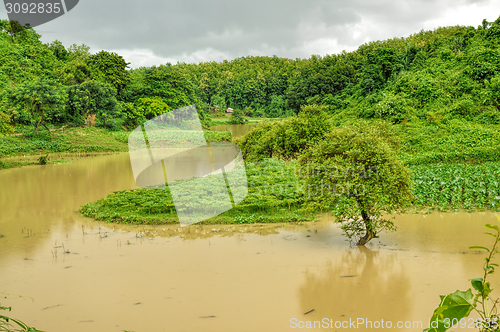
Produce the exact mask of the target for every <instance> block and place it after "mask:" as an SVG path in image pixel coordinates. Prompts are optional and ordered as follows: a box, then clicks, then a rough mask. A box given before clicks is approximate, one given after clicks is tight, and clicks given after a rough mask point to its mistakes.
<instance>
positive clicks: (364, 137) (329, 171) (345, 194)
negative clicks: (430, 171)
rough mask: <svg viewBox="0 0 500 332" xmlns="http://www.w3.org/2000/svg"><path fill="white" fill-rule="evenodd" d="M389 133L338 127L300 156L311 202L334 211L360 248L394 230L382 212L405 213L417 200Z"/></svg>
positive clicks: (377, 128) (361, 126) (376, 128)
mask: <svg viewBox="0 0 500 332" xmlns="http://www.w3.org/2000/svg"><path fill="white" fill-rule="evenodd" d="M385 129H386V127H385V126H384V124H383V123H379V125H378V126H371V125H369V124H367V123H363V122H361V123H359V124H357V125H355V126H350V127H345V128H338V129H334V130H332V131H331V132H330V133H328V134H327V135H326V136H325V138H324V140H322V141H321V142H319V143H318V144H316V145H314V146H312V147H311V148H310V149H309V150H307V151H305V152H304V153H303V154H302V156H301V157H300V163H301V165H302V166H303V167H307V168H308V172H307V174H308V175H307V177H308V199H309V200H310V201H311V204H312V205H313V206H319V207H321V208H323V209H326V210H332V211H333V214H334V215H335V216H336V218H337V220H338V221H340V222H342V223H343V225H342V229H343V230H344V232H345V234H346V235H347V236H348V237H349V239H352V238H353V237H359V238H360V239H359V241H358V243H357V244H358V245H365V244H366V243H367V242H368V241H370V240H371V239H372V238H373V237H376V236H377V233H379V232H380V231H381V230H383V229H388V230H392V229H394V225H393V223H392V222H391V221H390V220H386V219H384V218H383V217H382V214H392V213H396V212H400V211H403V210H404V209H405V208H407V207H408V206H409V204H410V202H411V200H412V192H411V183H412V181H411V177H410V173H409V170H408V169H407V167H406V166H405V165H404V164H403V163H402V162H401V161H400V160H399V159H398V158H397V154H396V152H395V151H394V150H393V147H394V144H391V141H390V140H387V139H386V138H387V136H388V135H387V131H386V130H385ZM360 216H361V218H360ZM363 231H364V233H365V235H364V236H363V237H361V234H362V233H363Z"/></svg>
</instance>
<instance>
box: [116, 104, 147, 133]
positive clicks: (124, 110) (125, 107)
mask: <svg viewBox="0 0 500 332" xmlns="http://www.w3.org/2000/svg"><path fill="white" fill-rule="evenodd" d="M117 107H118V109H119V111H120V113H121V117H122V118H123V120H124V122H123V125H124V126H125V127H127V128H128V129H134V128H136V127H137V126H139V125H140V124H142V123H144V122H145V121H146V117H145V115H144V110H143V109H142V108H139V107H137V106H136V105H134V104H133V103H127V102H118V104H117Z"/></svg>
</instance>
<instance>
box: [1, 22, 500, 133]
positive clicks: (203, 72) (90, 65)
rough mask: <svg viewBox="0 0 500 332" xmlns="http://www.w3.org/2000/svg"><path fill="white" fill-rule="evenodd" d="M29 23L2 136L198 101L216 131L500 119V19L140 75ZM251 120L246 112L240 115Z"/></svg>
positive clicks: (6, 77)
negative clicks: (218, 122)
mask: <svg viewBox="0 0 500 332" xmlns="http://www.w3.org/2000/svg"><path fill="white" fill-rule="evenodd" d="M40 37H41V36H40V35H39V34H37V33H36V31H35V30H34V29H32V28H30V27H29V26H24V27H23V26H20V25H19V24H18V23H17V22H15V21H7V20H1V21H0V59H2V61H1V62H0V130H2V131H4V132H5V131H8V130H9V128H10V127H11V126H12V125H16V124H34V125H35V126H36V127H37V130H38V127H39V126H46V125H47V124H53V125H58V124H73V125H82V124H84V123H85V122H87V123H88V122H89V121H91V122H92V121H95V122H96V123H97V124H98V125H101V126H103V127H110V128H118V129H119V128H121V127H125V128H132V127H134V126H137V125H138V124H139V123H141V122H143V121H145V120H146V119H147V118H150V117H151V116H155V115H158V114H161V113H164V112H168V111H169V110H172V109H175V108H178V107H182V106H185V105H189V104H196V105H197V107H198V110H199V114H200V116H201V118H202V120H203V123H204V124H205V126H207V125H208V121H209V114H210V113H211V112H214V111H217V110H219V111H221V110H224V109H225V108H227V107H231V108H233V109H236V110H239V111H241V112H242V113H243V114H245V115H246V116H255V117H272V118H276V117H287V116H293V115H296V114H298V113H299V111H300V109H301V107H302V106H304V105H322V106H324V107H325V109H326V112H327V113H329V114H330V115H334V116H336V117H337V118H365V119H370V118H377V119H384V120H386V121H388V122H391V123H394V124H397V123H405V122H412V121H413V122H415V121H423V122H428V123H446V122H449V121H452V120H453V119H457V118H459V119H462V120H466V121H474V122H477V123H484V124H499V123H500V97H499V96H500V94H499V92H500V52H499V47H498V46H499V40H500V18H499V19H497V20H496V21H494V22H487V21H486V20H483V22H482V24H481V25H479V26H478V27H472V26H468V27H466V26H454V27H443V28H438V29H435V30H433V31H420V32H418V33H415V34H413V35H410V36H408V37H405V38H393V39H389V40H384V41H373V42H369V43H366V44H363V45H361V46H360V47H359V48H358V49H357V50H355V51H352V52H342V53H340V54H333V55H325V56H319V55H312V56H311V57H310V58H308V59H286V58H281V57H277V56H273V57H268V56H247V57H240V58H236V59H234V60H231V61H228V60H224V61H222V62H214V61H211V62H202V63H198V64H187V63H177V64H170V63H166V64H161V65H158V66H151V67H141V68H138V69H130V68H129V63H128V62H126V60H125V59H124V58H123V57H122V56H120V55H119V54H116V53H111V52H107V51H100V52H98V53H96V54H91V53H90V52H89V47H88V46H86V45H75V44H74V45H71V46H69V47H67V48H66V47H65V46H64V45H63V44H62V43H61V42H59V41H57V40H56V41H54V42H52V43H48V44H45V43H42V42H41V41H40ZM240 114H241V113H240Z"/></svg>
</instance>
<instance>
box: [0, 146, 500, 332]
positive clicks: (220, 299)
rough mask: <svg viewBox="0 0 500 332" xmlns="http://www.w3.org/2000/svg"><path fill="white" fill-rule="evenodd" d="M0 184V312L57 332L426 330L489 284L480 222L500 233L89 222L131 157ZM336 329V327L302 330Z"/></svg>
mask: <svg viewBox="0 0 500 332" xmlns="http://www.w3.org/2000/svg"><path fill="white" fill-rule="evenodd" d="M0 184H1V190H0V211H1V212H0V213H1V214H0V292H4V293H8V294H12V296H9V299H3V298H2V300H1V302H0V303H1V304H2V305H4V306H5V305H7V306H12V308H13V309H12V312H10V313H9V315H10V316H12V317H15V318H19V319H21V320H24V321H25V322H27V323H28V324H29V325H31V326H35V327H37V328H39V329H41V330H44V331H49V332H52V331H54V332H58V331H61V332H62V331H65V332H66V331H72V332H79V331H82V332H84V331H85V332H88V331H97V332H100V331H102V332H105V331H106V332H111V331H124V330H125V331H135V332H141V331H144V332H151V331H217V332H223V331H231V332H234V331H272V332H276V331H297V330H301V331H314V330H328V331H340V330H352V329H353V327H352V325H350V328H347V329H345V328H335V326H334V325H335V322H340V324H342V322H349V320H351V321H358V322H360V323H361V319H363V320H364V321H371V322H372V324H374V323H375V322H379V324H380V321H381V320H384V324H386V322H387V321H391V324H392V330H393V331H421V330H422V329H423V328H425V327H427V324H428V319H429V317H430V316H431V315H432V312H433V310H434V309H435V308H436V306H437V305H438V303H439V295H440V294H447V293H450V292H454V291H455V290H457V289H460V290H466V289H468V288H469V287H470V284H469V281H468V280H469V279H471V278H475V277H481V276H482V264H483V258H484V254H483V253H479V252H477V251H475V250H469V249H468V247H469V246H471V245H485V246H489V245H490V242H491V241H490V239H492V238H490V237H488V236H486V235H483V234H482V233H483V231H484V230H483V225H484V224H485V223H498V221H497V220H496V216H495V214H494V213H473V214H468V213H443V214H439V213H434V214H430V215H403V216H399V217H397V218H396V220H395V223H396V225H397V226H398V231H397V232H395V233H388V234H382V235H381V237H380V238H379V239H376V240H374V241H372V243H370V244H369V245H368V246H367V248H364V249H359V248H356V247H352V246H350V245H349V243H348V242H346V241H345V239H344V238H343V237H342V236H341V232H340V229H339V228H338V226H337V224H335V223H333V221H332V220H331V219H330V218H328V216H323V217H322V218H321V219H320V220H318V221H317V222H311V223H305V224H300V225H296V224H273V225H263V226H260V225H231V226H200V225H192V226H190V227H183V228H181V227H177V226H157V227H152V226H123V225H112V224H102V223H99V222H96V221H93V220H91V219H88V218H85V217H82V216H81V215H80V214H79V213H78V212H77V210H78V208H79V207H80V206H81V205H83V204H84V203H87V202H90V201H95V200H97V199H100V198H103V197H105V196H107V195H108V194H109V193H111V192H112V191H114V190H122V189H129V188H134V187H135V183H134V179H133V176H132V171H131V167H130V162H129V158H128V155H127V154H117V155H108V156H98V157H91V158H85V159H80V160H76V161H74V162H73V163H71V164H59V165H47V166H29V167H25V168H21V169H19V168H18V169H8V170H2V171H0ZM491 281H492V283H493V287H494V288H498V287H497V286H498V285H499V284H500V283H499V279H498V278H497V277H496V275H493V278H492V280H491ZM17 295H22V296H24V298H15V296H17ZM306 313H307V314H306ZM325 319H326V320H327V321H329V322H330V320H331V322H332V323H331V324H333V325H330V326H329V327H328V328H326V327H325V326H324V325H323V327H322V328H320V326H319V325H316V327H317V328H301V326H307V324H308V322H309V323H310V324H314V322H315V321H316V322H320V321H321V322H323V323H324V322H325ZM407 321H409V322H410V323H408V322H407ZM414 321H422V324H423V325H422V326H421V327H418V325H415V327H408V326H409V325H408V324H413V322H414ZM398 322H403V324H406V325H407V327H406V328H405V327H404V326H403V327H402V328H397V327H396V324H397V323H398ZM316 324H318V323H316ZM337 325H338V323H337ZM400 325H401V324H400ZM332 326H333V328H331V327H332ZM344 326H346V324H345V323H344ZM294 327H295V328H294ZM357 330H360V331H369V330H377V331H379V330H380V328H378V329H376V328H373V329H370V328H369V326H368V327H367V326H365V325H359V326H358V328H357ZM456 330H458V329H456ZM464 330H467V331H475V329H472V328H469V329H464Z"/></svg>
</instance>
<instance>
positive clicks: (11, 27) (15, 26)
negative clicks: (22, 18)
mask: <svg viewBox="0 0 500 332" xmlns="http://www.w3.org/2000/svg"><path fill="white" fill-rule="evenodd" d="M28 27H29V26H23V25H21V23H19V22H18V21H9V22H8V23H7V24H6V25H5V27H4V29H5V31H7V33H8V34H9V35H11V36H12V42H13V43H14V42H15V38H16V37H17V36H19V34H20V33H21V32H23V31H24V30H25V29H27V28H28Z"/></svg>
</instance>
